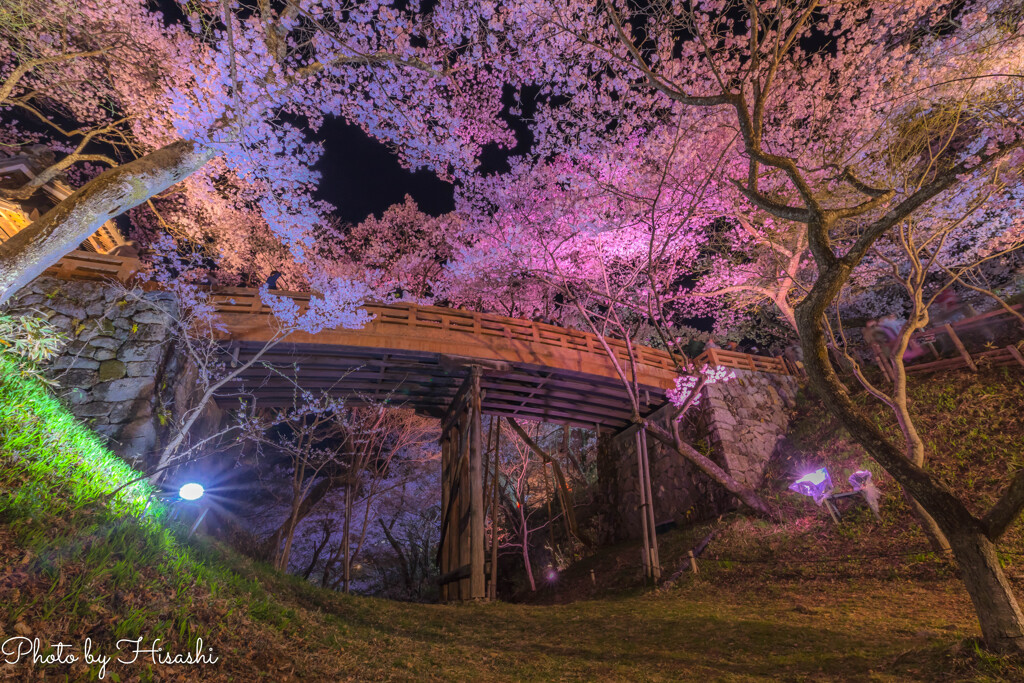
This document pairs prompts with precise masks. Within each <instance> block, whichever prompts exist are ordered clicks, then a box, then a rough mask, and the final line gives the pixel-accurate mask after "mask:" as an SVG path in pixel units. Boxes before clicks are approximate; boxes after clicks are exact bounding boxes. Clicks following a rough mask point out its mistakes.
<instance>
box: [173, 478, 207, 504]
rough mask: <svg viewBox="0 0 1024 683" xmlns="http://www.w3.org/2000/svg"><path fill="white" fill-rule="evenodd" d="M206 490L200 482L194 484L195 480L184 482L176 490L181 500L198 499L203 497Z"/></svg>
mask: <svg viewBox="0 0 1024 683" xmlns="http://www.w3.org/2000/svg"><path fill="white" fill-rule="evenodd" d="M204 493H206V490H205V489H203V486H202V484H196V483H195V482H192V483H189V484H185V485H184V486H182V487H181V490H179V491H178V495H179V496H181V499H182V500H199V499H200V498H202V497H203V494H204Z"/></svg>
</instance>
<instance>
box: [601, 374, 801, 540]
mask: <svg viewBox="0 0 1024 683" xmlns="http://www.w3.org/2000/svg"><path fill="white" fill-rule="evenodd" d="M797 389H798V384H797V381H796V378H794V377H788V376H785V375H776V374H771V373H762V372H753V371H750V370H736V379H733V380H730V381H728V382H724V383H721V384H712V385H709V386H707V387H705V388H704V390H703V393H702V394H701V400H700V403H699V405H698V406H697V408H696V410H694V411H693V413H694V414H693V415H692V416H691V417H690V418H689V419H687V420H684V424H683V425H682V429H683V431H684V432H685V434H686V437H687V438H688V439H689V440H690V443H692V444H694V446H695V447H696V448H697V450H699V451H701V452H702V453H704V454H706V455H709V456H710V457H711V459H712V460H714V461H715V462H716V463H718V464H719V465H721V466H722V467H723V468H724V469H725V470H726V471H727V472H729V474H731V475H732V476H733V477H735V478H736V479H738V480H740V481H741V482H743V483H745V484H747V485H749V486H755V487H756V486H759V485H760V484H761V481H762V479H763V477H764V473H765V469H766V467H767V466H768V462H769V460H770V459H771V457H772V454H773V453H774V451H775V447H776V444H777V442H778V440H779V439H780V438H781V437H782V436H784V435H785V432H786V428H787V427H788V426H789V411H790V409H792V408H793V407H794V405H795V399H796V392H797ZM663 423H664V422H663ZM636 431H637V430H636V429H635V428H631V429H628V430H626V431H624V432H622V433H620V434H618V435H615V436H612V437H606V438H604V439H603V440H602V443H601V445H600V447H599V455H598V457H599V468H600V471H599V479H600V481H601V489H602V491H601V497H602V498H603V503H604V507H605V508H606V510H608V512H607V513H606V515H605V519H604V520H603V524H602V526H603V527H604V536H605V539H604V540H606V541H609V542H610V541H618V540H623V539H628V538H639V537H640V535H641V526H640V524H641V522H640V512H639V503H640V484H639V475H638V468H637V457H636ZM647 450H648V457H649V460H650V467H651V493H652V495H653V497H654V518H655V522H656V523H657V524H663V523H668V522H676V523H682V522H686V521H692V520H700V519H707V518H709V517H714V516H715V515H719V514H721V513H722V512H724V511H726V510H728V509H729V508H731V507H734V506H735V504H736V503H735V501H734V500H733V498H732V496H730V495H729V494H728V493H727V492H726V491H725V489H723V488H722V487H721V486H720V485H719V484H717V483H716V482H714V481H712V480H711V479H710V478H709V477H708V476H707V475H705V474H704V473H703V472H701V471H699V470H698V469H697V468H696V467H694V466H693V465H692V464H690V462H689V461H688V460H686V459H684V458H683V457H682V456H681V455H679V454H678V453H676V452H675V451H672V450H670V449H668V448H666V447H664V446H662V444H661V443H659V442H658V441H657V440H655V439H654V438H653V437H651V436H648V437H647Z"/></svg>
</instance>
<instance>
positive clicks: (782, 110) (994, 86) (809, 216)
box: [507, 0, 1024, 651]
mask: <svg viewBox="0 0 1024 683" xmlns="http://www.w3.org/2000/svg"><path fill="white" fill-rule="evenodd" d="M507 11H508V12H509V13H510V15H511V16H514V17H515V19H514V20H515V21H518V24H517V26H518V27H519V29H520V32H519V33H518V34H516V37H515V38H514V39H510V42H511V43H513V44H514V45H515V46H517V47H518V48H519V49H520V52H519V56H520V58H522V57H523V56H524V55H525V54H526V52H527V49H529V51H530V53H531V54H535V55H538V56H539V57H540V58H539V59H534V60H525V59H524V60H523V61H524V62H526V61H529V64H528V65H525V66H524V68H525V69H528V70H530V75H531V76H532V77H534V78H535V79H536V80H537V82H541V83H545V84H546V85H545V88H546V92H547V93H548V94H549V95H550V97H549V98H548V100H547V103H548V104H549V105H550V106H546V107H544V108H543V109H542V111H540V112H539V113H538V114H537V115H536V117H535V120H536V123H535V125H534V134H535V135H536V136H537V138H538V140H539V144H538V148H539V149H542V150H543V149H545V148H547V149H559V148H560V147H563V146H564V145H565V141H566V140H567V139H574V142H575V146H576V147H577V148H579V147H584V148H585V147H587V146H590V147H593V146H594V145H595V144H597V143H598V142H599V141H600V140H601V138H603V137H606V136H607V133H608V130H609V126H608V125H607V124H608V121H609V120H611V119H613V118H614V119H615V121H616V122H617V123H618V124H619V125H617V126H616V127H615V128H614V129H613V130H612V134H614V135H621V134H622V133H623V132H627V133H628V132H629V130H630V129H631V128H633V129H635V128H640V127H643V126H646V125H649V124H650V123H652V122H656V121H658V120H664V119H665V118H666V116H668V117H675V116H679V117H683V118H684V119H687V120H697V121H700V122H701V125H703V126H704V128H705V129H706V130H708V131H716V130H719V129H721V128H722V127H724V128H725V129H727V130H730V131H732V132H733V133H735V134H738V135H739V138H740V140H741V144H740V145H738V147H737V153H738V156H739V159H740V161H741V162H742V166H743V168H744V172H743V173H742V174H736V175H729V174H723V177H722V182H723V184H725V185H727V186H729V185H731V186H732V187H734V188H735V189H736V191H738V192H739V193H740V194H741V195H742V196H743V197H744V199H745V200H746V203H747V206H748V211H749V213H750V214H751V215H754V216H757V217H758V218H757V220H759V221H762V224H763V221H766V220H768V218H769V217H770V218H771V219H772V220H777V221H787V222H789V223H790V224H794V225H796V226H800V227H799V229H800V230H802V231H803V233H804V236H805V238H806V243H807V245H808V248H809V250H810V252H811V255H812V257H813V261H814V269H815V272H814V275H813V278H812V280H811V281H810V282H809V285H810V286H809V288H808V290H807V292H806V293H805V295H804V296H803V298H802V300H801V301H800V302H799V303H798V304H797V305H796V306H795V307H794V312H795V320H796V324H797V329H798V331H799V335H800V339H801V344H802V347H803V351H804V358H805V364H806V368H807V371H808V375H809V378H810V380H811V383H812V385H813V386H814V388H815V389H816V391H817V392H818V393H819V394H820V395H821V396H822V398H823V400H824V402H825V404H826V406H827V408H828V409H829V410H830V411H831V412H832V413H833V414H834V415H836V416H837V417H838V418H839V419H840V420H841V422H842V423H843V424H844V425H845V426H846V427H847V428H848V429H849V430H850V433H851V434H852V435H853V436H854V437H855V438H856V439H857V440H858V441H859V442H860V443H861V444H862V445H863V446H864V447H865V448H866V450H867V451H868V452H869V453H870V454H871V455H872V457H874V458H875V459H876V460H877V461H878V462H879V463H880V464H881V465H882V466H883V467H884V468H885V469H886V470H887V471H888V472H889V473H890V474H891V475H892V476H893V477H894V478H895V479H896V480H897V481H898V482H899V483H900V484H901V485H902V486H903V487H904V488H905V489H906V490H907V491H908V492H909V493H910V495H911V496H912V497H913V498H914V499H915V500H916V501H918V503H920V505H921V507H922V509H923V510H924V511H925V512H926V513H927V514H928V515H929V516H930V517H931V518H932V519H934V521H935V523H936V525H937V526H938V528H939V529H940V530H941V531H942V533H943V534H944V535H945V537H946V538H947V539H948V541H949V544H950V547H951V550H952V555H953V557H954V559H955V560H956V562H957V564H958V565H959V567H960V569H961V572H962V575H963V579H964V583H965V586H966V588H967V590H968V593H969V594H970V596H971V598H972V600H973V602H974V605H975V608H976V611H977V613H978V617H979V620H980V622H981V628H982V633H983V634H984V638H985V642H986V643H987V644H988V646H989V647H991V648H993V649H996V650H1001V651H1009V650H1013V651H1020V650H1022V649H1024V614H1022V612H1021V609H1020V607H1019V606H1018V603H1017V600H1016V598H1015V596H1014V595H1013V591H1012V589H1011V588H1010V586H1009V584H1008V583H1007V580H1006V577H1005V575H1004V573H1003V570H1002V567H1001V566H1000V563H999V560H998V557H997V555H996V551H995V545H994V544H995V542H997V541H998V539H999V538H1000V537H1001V536H1002V534H1003V533H1004V532H1005V531H1006V529H1007V528H1008V527H1009V525H1010V524H1012V523H1013V522H1014V520H1016V519H1017V517H1018V516H1019V513H1020V511H1021V508H1022V507H1024V474H1018V475H1017V476H1015V477H1014V478H1013V479H1012V481H1011V482H1010V483H1009V485H1008V486H1007V488H1006V490H1005V493H1004V495H1003V496H1002V497H1001V498H1000V499H999V500H998V501H997V502H996V503H995V505H994V506H992V507H991V508H990V509H988V510H977V509H975V506H974V505H973V504H972V503H971V502H968V501H963V500H961V499H959V498H958V497H957V496H956V495H955V494H954V493H953V492H952V491H951V490H950V489H949V488H948V487H947V486H946V485H945V484H944V483H942V482H941V481H940V480H939V479H938V478H937V477H935V476H934V475H933V474H932V473H930V472H929V471H928V470H927V469H926V468H925V467H922V466H921V465H919V464H918V463H916V462H915V461H914V460H913V459H912V458H910V457H908V453H907V451H906V449H905V448H904V447H903V446H902V445H901V444H899V443H897V442H895V441H894V440H892V439H890V438H889V437H888V436H887V435H886V434H885V433H883V432H882V431H881V430H880V429H879V428H878V427H877V426H876V425H875V424H874V423H873V422H872V421H871V420H870V419H869V418H868V417H866V416H865V414H864V413H863V411H862V410H861V409H860V408H858V407H857V406H856V405H855V404H854V402H853V401H852V399H851V398H850V392H849V389H848V388H847V387H846V386H845V385H844V383H843V380H842V378H841V377H840V376H839V375H838V374H837V372H836V370H835V368H834V367H833V365H832V360H831V358H830V357H829V354H828V345H829V338H828V336H827V333H826V326H825V315H826V313H827V312H828V311H829V309H830V308H831V307H833V306H834V305H835V303H836V300H837V297H838V295H839V294H840V292H841V291H842V290H843V288H844V286H846V285H847V284H848V283H849V282H850V281H851V277H852V276H853V273H854V272H855V271H856V269H857V268H858V267H859V266H860V265H861V264H862V263H863V262H864V259H865V258H866V257H867V255H868V254H869V253H870V252H871V250H872V249H873V248H874V247H875V245H877V244H879V243H880V240H882V239H883V237H885V236H887V235H893V234H896V233H895V232H894V231H897V230H899V229H900V226H903V225H905V224H906V223H907V221H915V220H927V219H928V218H927V217H928V215H929V213H931V212H938V213H942V214H944V215H945V216H947V217H948V216H961V215H965V208H966V207H968V206H971V205H972V204H973V203H974V202H975V201H980V200H981V199H982V198H985V202H986V206H987V207H990V208H991V210H992V211H994V212H998V213H1002V212H1006V215H1007V216H1012V214H1013V212H1015V211H1017V212H1019V207H1018V197H1017V193H1016V192H1014V191H1009V190H1004V189H996V191H995V192H992V188H993V186H994V184H995V181H996V178H1002V179H1004V180H1006V181H1007V185H1008V186H1010V187H1019V184H1020V176H1019V174H1020V168H1021V164H1022V162H1024V151H1022V147H1024V139H1022V136H1021V130H1022V129H1021V126H1020V121H1021V115H1022V103H1024V95H1022V92H1024V91H1022V89H1021V83H1022V81H1021V78H1020V74H1021V63H1020V55H1021V53H1022V47H1024V26H1022V21H1024V16H1022V14H1021V12H1020V7H1019V4H1018V3H1011V2H999V1H995V0H991V1H985V0H982V1H978V2H967V3H960V2H921V1H916V0H906V1H903V2H892V3H885V4H879V3H861V2H840V1H836V2H825V1H821V2H818V1H815V0H808V1H806V2H798V3H777V2H759V1H757V0H744V1H742V2H727V1H726V0H707V1H704V2H695V3H689V4H669V3H664V4H662V3H657V4H654V5H640V6H638V5H635V4H633V3H627V2H624V1H623V2H619V1H616V0H608V1H607V2H602V3H599V4H598V5H597V6H594V5H591V4H586V3H566V4H558V5H553V4H552V5H547V4H545V3H539V2H530V1H526V2H522V3H516V4H515V5H514V6H510V7H509V8H508V10H507ZM527 46H528V48H527ZM908 142H910V143H911V144H908ZM990 192H992V196H990V197H986V195H988V193H990ZM974 230H975V231H977V230H983V228H982V227H981V226H977V225H976V227H975V228H974ZM968 234H971V233H970V232H969V233H968ZM975 234H977V233H976V232H975ZM919 314H920V311H919Z"/></svg>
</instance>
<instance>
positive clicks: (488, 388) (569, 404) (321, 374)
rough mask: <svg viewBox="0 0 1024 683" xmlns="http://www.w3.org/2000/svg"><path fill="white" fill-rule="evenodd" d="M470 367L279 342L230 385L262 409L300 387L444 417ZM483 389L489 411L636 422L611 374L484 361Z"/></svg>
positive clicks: (247, 346) (247, 348)
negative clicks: (608, 376) (487, 362)
mask: <svg viewBox="0 0 1024 683" xmlns="http://www.w3.org/2000/svg"><path fill="white" fill-rule="evenodd" d="M234 345H235V346H237V349H238V360H239V362H244V361H245V360H246V359H247V358H251V357H252V354H254V353H255V352H256V351H258V349H259V348H261V347H262V343H260V342H235V343H234ZM472 364H473V359H471V358H463V357H456V356H451V355H444V354H436V353H426V352H417V351H406V350H395V349H368V348H363V347H351V346H337V345H333V344H331V345H321V344H281V345H279V346H277V347H276V348H274V349H273V351H272V352H270V353H267V354H265V355H264V356H263V357H262V359H261V362H260V363H258V364H256V365H254V366H253V367H252V368H250V369H248V370H247V371H246V372H245V373H243V374H242V375H241V376H240V377H239V378H238V379H237V380H236V381H235V382H233V383H232V385H231V387H230V388H231V389H233V390H235V391H241V392H244V393H245V394H247V395H251V396H253V397H254V398H256V399H257V400H258V401H259V403H260V404H262V405H265V406H283V405H289V404H291V402H292V401H293V397H294V395H295V391H296V389H295V387H296V385H298V386H300V387H302V388H303V389H307V390H311V391H319V390H326V391H329V392H330V393H331V394H333V395H336V396H341V397H344V398H346V399H347V400H348V401H349V403H354V404H360V403H366V402H371V401H373V402H378V401H387V402H388V403H391V404H394V405H396V406H406V407H409V408H412V409H415V410H416V411H418V412H419V413H421V414H424V415H430V416H432V417H442V416H443V415H444V413H445V411H446V410H447V408H448V406H449V405H450V404H451V402H452V399H453V398H454V397H455V394H456V393H457V392H458V390H459V388H460V387H461V386H462V384H463V382H464V381H465V379H466V377H467V376H468V375H469V367H470V365H472ZM267 365H270V366H272V368H273V370H271V369H270V368H268V367H267ZM480 388H481V389H482V390H483V394H484V395H483V406H482V412H483V414H485V415H506V416H512V417H519V418H523V419H531V420H543V421H548V422H558V423H567V424H572V425H575V426H580V427H594V426H595V425H600V426H601V427H603V428H610V429H616V430H617V429H621V428H623V427H626V426H628V425H629V424H631V420H630V418H631V414H632V410H631V408H630V402H629V397H628V394H627V393H626V391H625V389H624V388H623V386H622V383H621V382H620V381H617V380H614V379H609V378H605V377H600V376H595V375H589V374H584V373H579V372H573V371H569V370H562V369H553V368H549V367H544V366H539V365H531V364H528V363H514V362H513V363H500V364H495V365H494V366H493V367H487V366H485V367H484V369H483V376H482V378H481V383H480ZM640 397H641V405H640V409H641V414H644V415H646V414H649V413H651V412H653V411H654V410H656V409H657V408H658V407H660V406H661V405H662V404H663V403H664V401H665V391H664V389H662V388H658V387H649V386H641V391H640Z"/></svg>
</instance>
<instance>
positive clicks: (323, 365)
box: [45, 251, 787, 600]
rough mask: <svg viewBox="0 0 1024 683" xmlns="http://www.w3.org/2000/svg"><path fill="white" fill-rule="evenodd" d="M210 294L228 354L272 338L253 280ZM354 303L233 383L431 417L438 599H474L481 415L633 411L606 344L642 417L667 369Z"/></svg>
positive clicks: (123, 262) (628, 418)
mask: <svg viewBox="0 0 1024 683" xmlns="http://www.w3.org/2000/svg"><path fill="white" fill-rule="evenodd" d="M138 267H139V262H138V260H137V259H133V258H125V257H116V256H110V255H104V254H98V253H91V252H87V251H76V252H73V253H71V254H69V255H68V256H66V257H65V258H63V259H62V260H61V261H60V262H59V263H58V264H57V265H55V266H54V267H52V268H50V269H48V270H47V271H46V273H45V275H49V276H53V277H60V278H70V279H120V280H122V281H124V280H127V279H128V278H130V277H131V275H132V274H133V273H134V272H136V271H137V269H138ZM274 294H275V295H277V296H284V297H289V298H291V299H293V300H295V301H296V302H297V303H298V304H299V306H300V308H301V307H303V306H305V305H306V304H307V303H308V301H309V299H310V294H308V293H301V292H284V291H275V292H274ZM213 300H214V304H215V308H216V310H217V312H218V313H219V314H220V316H221V320H222V321H223V323H224V325H225V327H226V330H227V332H226V334H225V338H224V343H225V345H226V347H227V349H228V350H229V352H230V353H231V354H232V356H233V358H234V362H236V363H242V364H244V363H245V360H246V359H249V358H252V356H253V355H254V354H256V353H257V352H259V351H260V350H261V349H263V348H264V347H265V346H266V344H267V342H268V341H270V340H272V339H274V338H275V336H276V334H277V332H276V328H275V324H274V320H273V316H272V315H271V312H270V309H269V308H268V307H267V306H266V305H265V304H264V303H263V302H262V301H261V299H260V296H259V293H258V292H257V291H256V290H253V289H241V288H234V289H227V288H225V289H218V290H216V291H215V292H214V293H213ZM365 309H366V311H367V312H368V313H370V315H371V316H373V318H372V320H371V321H370V322H369V324H367V325H366V326H365V327H364V328H362V329H358V330H350V329H340V328H338V329H331V330H324V331H321V332H319V333H317V334H310V333H307V332H302V331H296V332H292V333H291V334H289V335H288V336H287V337H286V338H285V339H284V340H283V341H281V342H279V343H277V344H276V345H274V346H273V348H272V349H271V350H269V351H267V352H265V353H264V355H262V356H261V358H260V362H259V363H255V364H253V365H252V366H251V367H250V368H248V369H247V370H246V371H244V372H242V373H241V374H240V375H239V376H238V377H237V378H236V379H235V380H234V381H233V383H232V387H233V388H235V389H238V390H240V391H244V392H245V393H246V394H247V395H250V396H253V397H254V398H256V400H258V401H259V402H261V403H262V404H264V405H285V404H291V402H292V400H293V395H294V391H295V387H296V386H301V387H302V388H303V389H310V390H323V391H328V392H331V393H333V394H336V395H339V396H344V397H345V398H346V400H347V401H349V402H350V403H360V402H380V401H386V402H388V403H390V404H393V405H395V406H396V407H407V408H412V409H414V410H416V411H418V412H420V413H422V414H426V415H430V416H434V417H437V418H440V419H441V426H442V436H441V451H442V509H443V511H444V514H443V518H442V539H443V541H442V547H441V549H440V551H439V555H438V556H439V558H440V564H441V573H442V577H443V579H444V580H443V583H444V585H443V586H442V595H443V596H444V597H445V598H446V599H449V600H466V599H479V598H484V597H485V580H484V565H485V560H484V501H483V485H482V484H483V462H482V457H483V453H482V452H481V451H482V447H481V429H482V427H481V418H482V416H483V415H496V416H506V417H511V418H522V419H529V420H541V421H546V422H555V423H560V424H569V425H576V426H582V427H587V428H593V429H596V430H598V431H599V432H600V431H602V430H606V431H608V430H614V431H617V430H620V429H623V428H625V427H627V426H629V425H630V424H631V423H632V408H631V402H630V400H629V395H628V392H627V389H626V387H625V385H624V383H623V381H622V378H621V376H620V374H619V371H618V370H617V369H616V363H614V362H613V361H612V359H611V356H610V355H609V352H610V353H611V354H612V355H614V357H615V358H616V360H617V362H618V367H619V368H621V369H622V370H623V371H624V372H625V373H627V379H628V381H629V382H630V383H634V382H635V385H636V387H637V388H638V390H639V395H640V411H641V414H643V415H645V416H646V415H648V414H651V413H653V412H655V411H656V410H657V409H659V408H660V407H661V406H663V405H664V404H665V391H666V390H667V389H669V388H672V387H673V386H674V380H675V377H676V376H677V374H678V373H677V371H676V368H675V365H674V364H673V362H672V358H671V356H670V355H669V354H668V353H667V352H666V351H662V350H658V349H652V348H648V347H644V346H636V345H634V346H633V347H632V349H629V348H628V347H627V345H626V343H625V342H624V341H622V340H618V339H612V338H604V339H601V338H598V337H597V336H596V335H593V334H589V333H586V332H580V331H576V330H569V329H564V328H560V327H556V326H554V325H547V324H544V323H539V322H534V321H528V320H517V319H513V318H507V317H504V316H499V315H492V314H487V313H476V312H470V311H462V310H452V309H445V308H438V307H434V306H417V305H414V304H396V305H376V304H369V305H367V306H366V307H365ZM631 353H632V361H633V362H631V359H630V354H631ZM701 360H707V361H708V362H710V363H712V364H721V365H729V366H732V367H738V368H747V369H752V370H761V371H768V372H781V373H786V372H787V368H786V365H785V364H784V362H783V361H782V359H778V358H767V357H760V356H750V355H748V354H743V353H737V352H730V351H723V350H717V349H716V350H711V351H709V353H708V354H707V355H706V357H705V358H704V359H698V361H701ZM236 367H237V366H236ZM634 373H635V377H634Z"/></svg>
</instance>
